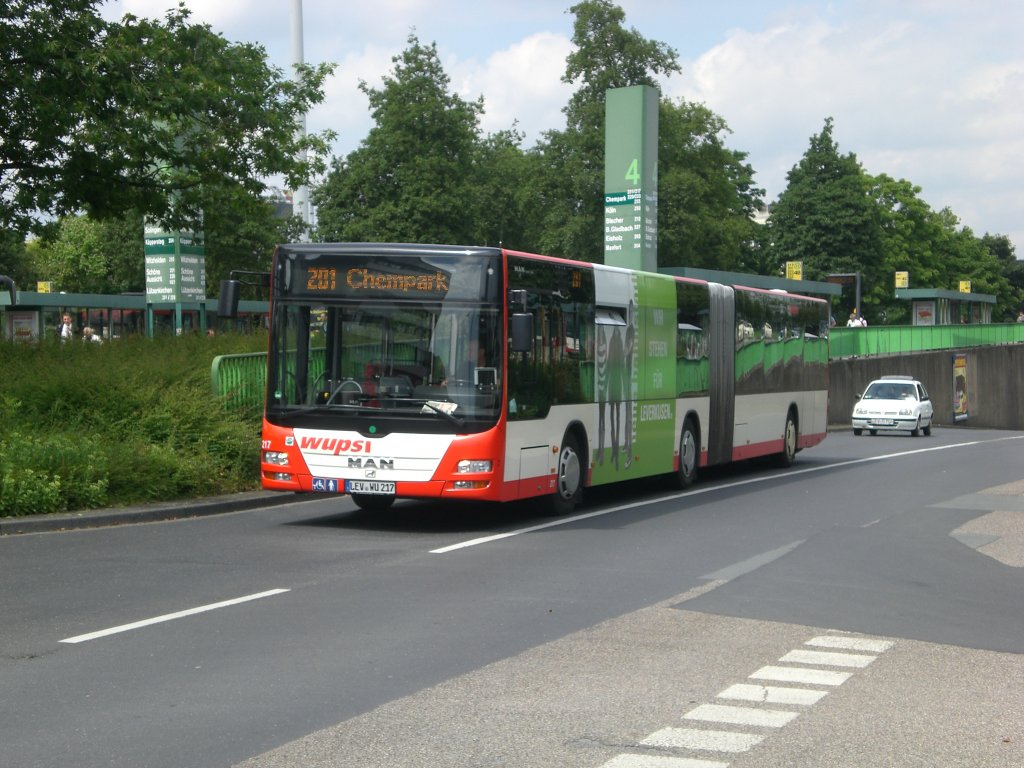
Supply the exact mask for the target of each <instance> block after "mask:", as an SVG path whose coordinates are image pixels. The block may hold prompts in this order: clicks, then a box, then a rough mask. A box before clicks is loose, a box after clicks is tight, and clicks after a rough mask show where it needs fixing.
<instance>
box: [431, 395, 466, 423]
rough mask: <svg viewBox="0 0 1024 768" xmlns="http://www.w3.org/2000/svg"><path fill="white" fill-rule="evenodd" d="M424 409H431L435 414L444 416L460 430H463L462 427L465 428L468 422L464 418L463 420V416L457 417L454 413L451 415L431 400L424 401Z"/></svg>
mask: <svg viewBox="0 0 1024 768" xmlns="http://www.w3.org/2000/svg"><path fill="white" fill-rule="evenodd" d="M423 407H424V408H429V409H430V410H431V411H433V412H434V413H437V414H440V415H441V416H444V417H445V418H446V419H448V421H450V422H451V423H452V424H454V425H455V426H456V427H458V428H459V429H462V427H464V426H465V425H466V420H465V419H464V418H462V417H461V416H456V415H455V414H454V413H451V412H450V411H447V410H445V409H444V408H442V407H441V406H440V405H439V404H437V403H435V402H433V401H431V400H424V401H423Z"/></svg>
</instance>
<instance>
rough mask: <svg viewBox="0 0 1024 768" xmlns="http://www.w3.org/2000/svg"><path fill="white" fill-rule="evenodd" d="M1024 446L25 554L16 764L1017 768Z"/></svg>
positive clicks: (2, 652)
mask: <svg viewBox="0 0 1024 768" xmlns="http://www.w3.org/2000/svg"><path fill="white" fill-rule="evenodd" d="M1022 457H1024V433H1019V432H998V431H987V430H961V429H936V430H935V432H934V433H933V435H932V436H931V437H928V438H924V437H922V438H909V437H875V438H870V437H860V438H855V437H853V436H852V435H851V434H850V433H848V432H846V433H837V434H834V435H830V437H829V438H828V440H826V441H825V443H824V444H823V445H821V446H818V447H816V448H814V449H811V450H808V451H805V452H803V453H801V454H800V456H799V457H798V462H797V464H796V465H795V466H794V467H793V468H791V469H788V470H778V469H775V468H772V467H769V466H767V465H762V464H758V463H751V464H746V465H742V466H739V467H736V468H733V469H730V470H728V471H718V472H713V473H707V476H706V477H705V478H703V480H702V482H700V483H699V484H698V485H697V486H696V487H695V488H694V489H693V490H692V491H690V492H687V493H682V494H680V493H670V492H666V491H665V490H664V489H663V488H659V487H657V486H656V484H653V483H646V484H633V485H631V486H628V487H622V488H619V489H616V490H614V491H608V490H602V492H601V493H600V494H594V496H595V497H596V498H594V499H591V500H590V501H589V503H588V505H587V506H586V507H585V508H583V509H582V510H580V513H579V514H578V515H576V516H574V517H572V518H567V519H563V520H551V519H545V518H541V517H538V516H536V514H535V510H534V509H533V507H532V506H531V505H529V504H521V505H514V506H508V507H503V508H498V509H481V508H458V509H452V508H446V507H443V506H439V505H436V504H420V503H417V504H413V503H407V504H400V505H398V506H396V508H395V509H393V510H392V511H390V512H388V513H385V514H380V513H377V514H369V513H363V512H359V511H357V510H355V509H354V507H353V505H352V504H351V503H350V502H349V501H348V500H347V499H344V498H339V499H335V498H325V499H322V500H315V501H306V502H303V503H298V504H287V505H284V506H280V507H274V508H264V509H257V510H253V511H241V512H234V513H226V514H220V515H215V516H206V517H201V518H195V519H184V520H178V521H173V522H160V523H147V524H141V525H120V526H116V527H107V528H93V529H89V530H72V531H65V532H55V533H38V534H22V535H11V536H2V537H0V580H2V581H0V691H2V696H0V766H2V768H8V766H9V767H10V768H15V767H17V768H30V767H31V766H76V767H82V768H88V767H90V766H126V767H127V766H131V767H132V768H137V767H138V766H152V767H153V768H164V767H166V768H189V767H191V766H195V767H197V768H199V767H203V768H207V767H210V766H225V767H227V766H233V765H245V766H248V767H250V768H255V767H256V766H260V767H261V768H271V767H277V766H282V767H283V766H303V767H307V766H308V767H313V766H334V767H338V766H364V767H365V766H385V765H386V766H517V767H524V766H568V765H572V766H593V767H594V768H599V767H600V768H604V767H605V766H607V768H721V766H724V765H731V766H739V767H740V768H743V767H745V766H758V767H760V766H793V765H815V766H859V767H865V766H876V765H877V766H917V765H920V766H935V765H947V766H971V767H972V768H974V767H976V766H977V767H982V766H999V767H1000V768H1003V767H1004V766H1012V765H1024V567H1022V566H1024V525H1021V520H1022V519H1024V495H1022V494H1024V462H1022V461H1021V458H1022Z"/></svg>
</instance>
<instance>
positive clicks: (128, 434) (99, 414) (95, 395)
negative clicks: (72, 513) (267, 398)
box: [0, 334, 266, 515]
mask: <svg viewBox="0 0 1024 768" xmlns="http://www.w3.org/2000/svg"><path fill="white" fill-rule="evenodd" d="M265 349H266V337H265V336H255V337H254V336H234V335H230V334H226V335H222V336H217V337H214V338H206V337H179V338H175V337H163V338H158V339H145V338H138V339H125V340H121V341H115V342H112V343H107V344H102V345H100V344H79V343H71V344H61V343H59V342H57V341H53V342H47V343H42V344H38V345H25V344H12V343H10V342H0V371H3V374H2V377H0V515H25V514H38V513H42V512H59V511H64V510H79V509H88V508H94V507H101V506H108V505H111V506H118V505H124V504H131V503H135V502H142V501H164V500H171V499H178V498H187V497H195V496H204V495H211V494H221V493H232V492H236V491H242V490H251V489H254V488H256V487H258V480H259V474H258V473H259V428H260V420H259V414H258V413H253V412H251V411H233V410H231V409H226V408H225V407H224V404H223V403H222V402H221V401H220V400H219V399H218V398H217V397H215V396H214V395H213V393H212V392H211V391H210V368H211V365H212V362H213V359H214V357H216V356H217V355H224V354H239V353H244V352H252V351H263V350H265Z"/></svg>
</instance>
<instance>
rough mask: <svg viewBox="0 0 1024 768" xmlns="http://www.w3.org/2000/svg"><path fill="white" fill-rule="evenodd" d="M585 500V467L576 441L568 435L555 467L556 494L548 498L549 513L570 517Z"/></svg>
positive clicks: (563, 442)
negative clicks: (582, 500)
mask: <svg viewBox="0 0 1024 768" xmlns="http://www.w3.org/2000/svg"><path fill="white" fill-rule="evenodd" d="M582 498H583V465H582V462H581V461H580V450H579V446H578V445H577V443H576V439H575V438H574V437H573V436H572V435H566V436H565V439H564V440H562V448H561V450H559V452H558V465H557V466H556V467H555V492H554V493H553V494H551V495H550V496H548V502H547V507H548V512H549V514H552V515H568V514H570V513H572V511H573V510H574V509H575V508H576V505H577V504H579V503H580V501H581V499H582Z"/></svg>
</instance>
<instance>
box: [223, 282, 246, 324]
mask: <svg viewBox="0 0 1024 768" xmlns="http://www.w3.org/2000/svg"><path fill="white" fill-rule="evenodd" d="M241 290H242V281H241V280H221V281H220V295H219V296H218V297H217V317H225V318H230V319H232V320H234V319H235V318H237V317H238V297H239V294H240V291H241Z"/></svg>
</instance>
